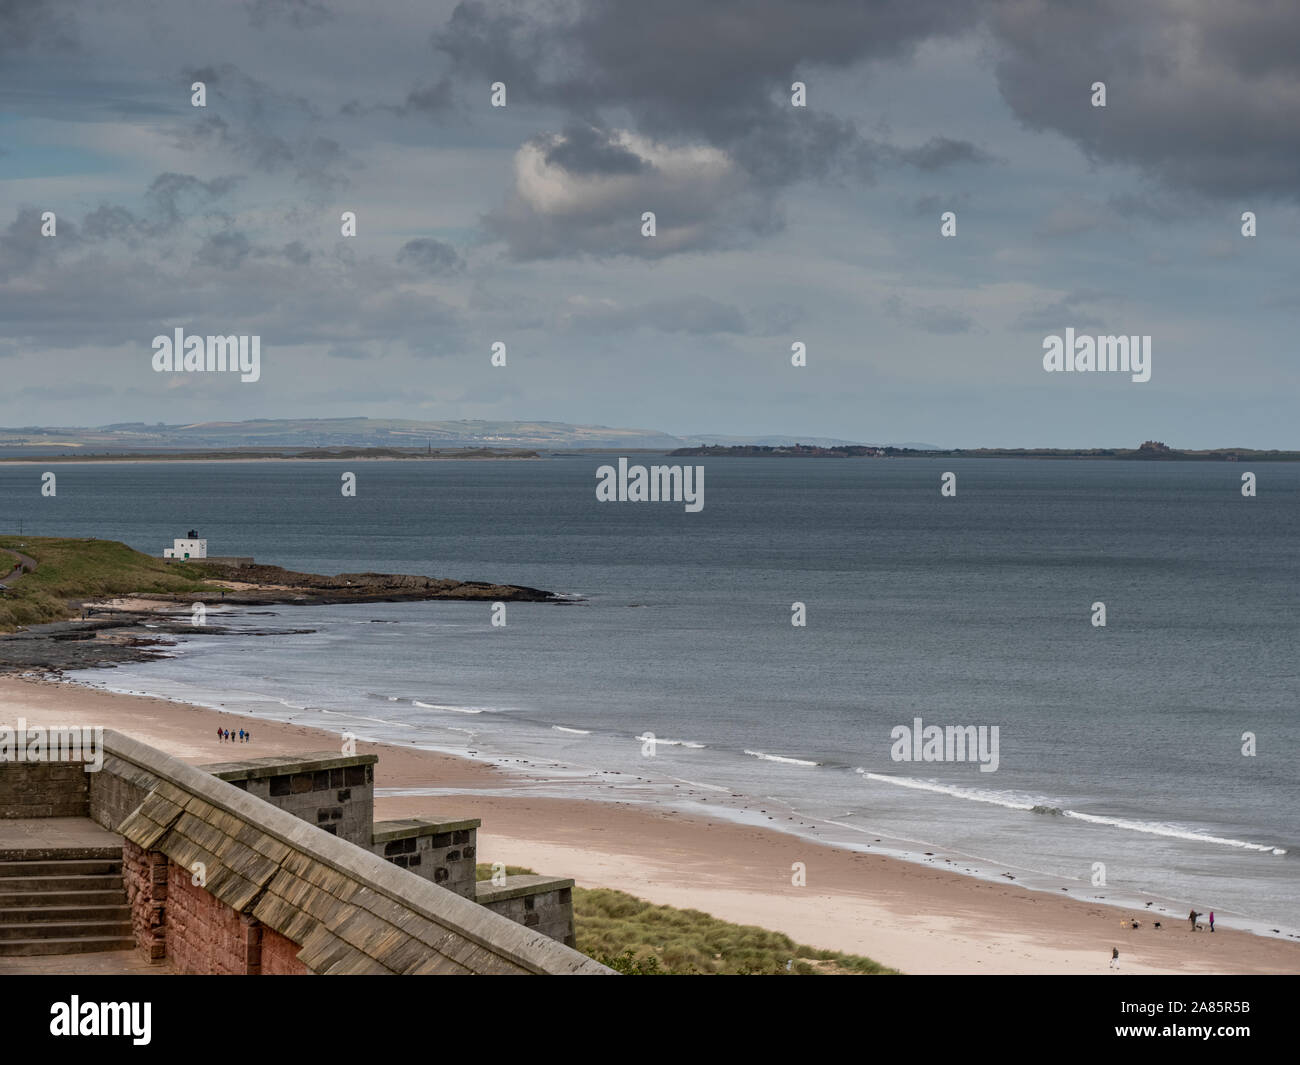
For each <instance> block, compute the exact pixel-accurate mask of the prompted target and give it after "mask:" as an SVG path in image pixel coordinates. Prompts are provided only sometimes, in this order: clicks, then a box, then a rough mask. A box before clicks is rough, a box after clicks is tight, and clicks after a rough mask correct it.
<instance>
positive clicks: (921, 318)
mask: <svg viewBox="0 0 1300 1065" xmlns="http://www.w3.org/2000/svg"><path fill="white" fill-rule="evenodd" d="M884 311H885V313H886V314H887V315H889V317H891V318H893V319H895V320H896V321H899V322H902V323H903V324H904V325H907V326H910V327H911V328H912V329H919V330H921V331H922V332H924V333H934V334H938V335H940V336H953V335H956V334H958V333H969V332H970V331H971V330H972V329H974V328H975V319H973V318H972V317H971V316H970V315H969V314H967V313H966V312H965V311H958V310H952V309H950V308H947V307H918V306H915V305H913V304H910V303H907V302H906V301H904V300H903V299H901V298H900V297H898V296H890V297H888V298H887V299H886V300H885V302H884Z"/></svg>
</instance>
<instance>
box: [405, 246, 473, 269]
mask: <svg viewBox="0 0 1300 1065" xmlns="http://www.w3.org/2000/svg"><path fill="white" fill-rule="evenodd" d="M397 261H398V262H399V263H402V264H404V265H406V266H413V267H415V268H416V269H417V270H419V271H420V272H422V273H425V274H446V273H452V272H454V271H456V270H461V269H463V268H464V266H465V263H464V260H463V259H461V257H460V253H459V252H457V251H456V249H455V248H453V247H452V246H451V245H450V244H444V243H443V242H442V241H440V240H433V239H432V238H430V237H421V238H419V239H418V240H408V241H407V242H406V243H405V244H403V245H402V247H401V249H400V250H399V251H398V253H397Z"/></svg>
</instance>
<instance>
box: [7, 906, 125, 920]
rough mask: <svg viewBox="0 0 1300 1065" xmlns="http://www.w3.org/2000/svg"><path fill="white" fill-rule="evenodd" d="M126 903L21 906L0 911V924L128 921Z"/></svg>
mask: <svg viewBox="0 0 1300 1065" xmlns="http://www.w3.org/2000/svg"><path fill="white" fill-rule="evenodd" d="M130 919H131V907H130V906H128V905H127V904H126V903H124V902H123V903H112V904H110V905H107V906H22V907H12V908H10V909H0V924H32V923H44V922H46V921H129V920H130Z"/></svg>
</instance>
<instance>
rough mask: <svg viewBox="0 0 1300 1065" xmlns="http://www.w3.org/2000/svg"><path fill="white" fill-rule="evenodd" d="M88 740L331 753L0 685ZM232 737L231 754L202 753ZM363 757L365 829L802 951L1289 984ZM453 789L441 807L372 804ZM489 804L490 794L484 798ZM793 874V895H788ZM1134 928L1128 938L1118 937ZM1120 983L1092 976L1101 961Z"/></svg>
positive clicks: (963, 895)
mask: <svg viewBox="0 0 1300 1065" xmlns="http://www.w3.org/2000/svg"><path fill="white" fill-rule="evenodd" d="M19 717H22V718H25V719H26V720H27V722H28V724H30V725H71V724H77V725H91V726H94V725H100V726H103V727H105V728H112V729H116V730H117V731H119V732H123V733H126V734H128V735H131V736H134V737H136V738H137V739H139V740H141V741H143V742H146V743H150V744H153V745H154V746H157V747H159V748H161V749H162V750H165V751H168V752H169V753H171V754H173V755H175V756H177V757H179V758H182V759H185V760H186V761H189V762H193V763H196V764H202V763H205V762H219V761H231V760H237V759H240V758H253V757H260V756H265V755H270V754H291V753H305V752H309V751H336V750H338V748H339V739H338V737H337V735H335V734H332V733H329V732H326V731H323V730H318V729H315V728H310V727H307V726H305V725H298V724H282V723H277V722H270V721H264V720H261V719H251V718H248V717H243V716H240V715H236V714H231V713H225V712H222V711H217V710H210V709H203V708H199V707H193V706H189V705H187V704H182V703H173V702H168V701H165V700H161V699H153V698H146V697H141V696H132V695H118V694H112V693H108V692H103V691H98V690H94V689H89V688H83V687H78V686H75V685H71V684H66V683H59V682H55V681H50V680H37V679H25V678H19V677H16V676H5V677H0V724H8V725H13V724H15V722H16V719H17V718H19ZM222 725H224V726H225V727H227V728H231V729H235V730H238V729H239V728H240V727H241V726H247V727H248V728H249V730H250V732H251V733H252V735H253V736H254V741H253V742H252V743H248V744H240V745H237V746H232V745H231V744H228V743H221V742H219V741H218V739H217V729H218V727H219V726H222ZM357 746H358V750H359V751H362V752H367V753H374V754H377V755H378V756H379V765H378V766H377V770H376V778H375V783H376V789H377V794H376V802H375V813H376V817H377V818H381V819H382V818H393V817H410V816H441V817H448V818H451V817H479V818H481V819H482V820H483V827H482V829H481V830H480V833H479V860H480V861H502V862H507V863H509V864H511V865H523V866H528V867H530V868H532V869H534V870H536V871H538V872H543V873H548V874H551V875H557V876H559V875H563V876H571V877H573V878H574V879H575V880H576V881H577V882H578V884H579V885H581V886H584V887H609V888H617V889H619V890H622V891H627V892H631V893H632V894H635V895H637V896H640V897H642V898H646V899H649V900H651V901H654V902H658V903H666V904H669V905H673V906H679V907H690V908H694V909H698V910H703V911H706V912H708V913H711V914H713V915H715V916H717V917H720V918H724V919H726V920H730V921H736V922H742V923H747V924H756V925H761V926H763V927H766V928H771V929H776V930H779V931H782V932H785V933H787V934H788V935H790V936H791V937H793V938H794V939H795V940H797V941H799V942H801V943H806V944H809V945H812V946H815V947H821V948H828V949H833V950H842V951H848V952H851V953H856V954H865V955H867V956H869V957H871V958H874V959H875V960H876V961H879V962H881V963H883V964H885V965H889V966H892V967H894V968H897V969H900V970H902V971H903V972H907V973H913V974H925V973H999V974H1012V973H1028V974H1038V973H1044V974H1046V973H1074V974H1079V973H1098V974H1106V975H1117V976H1122V975H1124V974H1128V973H1168V974H1184V973H1185V974H1200V973H1218V974H1232V973H1243V974H1244V973H1260V974H1267V973H1297V972H1300V942H1294V941H1288V940H1283V939H1274V938H1269V937H1263V936H1255V935H1251V934H1249V933H1246V932H1241V931H1234V930H1229V929H1225V928H1220V929H1219V930H1218V931H1216V932H1215V933H1213V934H1210V933H1209V932H1208V931H1200V932H1196V933H1193V932H1192V931H1191V930H1190V929H1189V928H1188V924H1187V921H1186V920H1167V921H1165V922H1164V927H1163V928H1161V929H1159V930H1157V929H1154V928H1153V927H1152V921H1151V919H1150V915H1149V914H1145V913H1143V912H1142V911H1141V910H1138V911H1136V912H1135V911H1133V910H1130V909H1126V908H1120V907H1114V906H1109V905H1106V904H1104V903H1098V902H1090V901H1083V900H1076V899H1069V898H1065V897H1056V896H1054V895H1052V894H1049V893H1047V892H1036V891H1030V890H1027V889H1025V888H1022V887H1019V886H1018V885H1016V884H1013V883H1010V882H1005V883H1003V882H988V881H982V880H976V879H974V878H971V877H967V876H962V875H959V874H956V873H952V872H949V871H947V870H945V869H939V868H930V867H928V866H924V865H918V864H915V863H911V862H904V861H901V860H898V859H894V858H889V857H886V856H883V855H875V854H861V853H856V852H852V851H847V850H841V849H837V848H833V847H829V846H825V845H820V844H817V843H810V842H807V841H805V840H802V839H798V838H795V837H794V836H791V835H789V834H785V833H782V832H779V831H775V830H772V829H766V828H762V827H757V826H754V827H750V826H746V825H738V824H736V823H733V822H729V821H723V820H712V819H709V818H707V817H704V816H697V815H694V814H685V813H681V812H675V811H672V810H669V809H665V808H663V807H659V808H652V807H648V806H645V805H638V804H636V803H635V802H633V801H627V800H625V799H618V798H617V796H618V795H619V794H621V792H620V791H619V790H618V789H611V790H612V791H613V795H612V796H610V797H609V798H605V797H601V798H599V799H596V798H593V799H591V800H575V799H554V798H548V797H542V796H539V795H537V794H536V793H535V790H536V788H537V786H538V783H539V781H540V780H541V779H543V776H542V773H543V771H544V769H545V766H535V767H534V771H535V772H536V773H537V774H538V775H536V776H532V777H530V776H529V775H528V772H527V771H523V772H515V771H513V770H510V771H507V770H501V769H497V768H494V767H492V766H488V765H485V764H482V763H479V762H475V761H472V760H470V759H464V758H458V757H455V756H452V755H447V754H441V753H436V752H430V751H423V750H416V749H406V748H403V747H400V746H393V745H384V744H370V743H358V745H357ZM433 787H437V788H454V789H459V793H458V794H456V795H451V796H446V795H443V796H436V797H431V796H394V795H383V794H381V792H382V790H383V789H402V788H433ZM488 792H491V794H488ZM795 862H803V863H804V864H805V866H806V869H807V884H806V886H804V887H795V886H792V884H791V866H792V864H793V863H795ZM1134 916H1136V917H1138V918H1139V920H1140V921H1141V922H1142V923H1141V927H1140V928H1139V929H1137V930H1133V929H1130V928H1124V927H1122V926H1121V921H1123V920H1125V919H1126V918H1129V917H1134ZM1113 947H1118V948H1119V951H1120V965H1121V968H1120V972H1119V973H1118V974H1117V973H1113V972H1111V971H1109V969H1108V966H1109V962H1110V955H1111V949H1112V948H1113Z"/></svg>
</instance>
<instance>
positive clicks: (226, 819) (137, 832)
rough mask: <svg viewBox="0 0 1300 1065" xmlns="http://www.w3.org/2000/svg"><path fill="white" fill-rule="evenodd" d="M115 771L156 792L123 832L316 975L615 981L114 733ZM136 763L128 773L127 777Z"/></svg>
mask: <svg viewBox="0 0 1300 1065" xmlns="http://www.w3.org/2000/svg"><path fill="white" fill-rule="evenodd" d="M104 748H105V751H106V753H107V754H109V755H111V756H112V759H113V765H112V766H109V765H108V764H107V763H106V768H109V769H111V770H112V771H115V772H117V771H119V769H120V770H125V771H126V772H125V773H124V775H126V776H128V778H129V779H133V780H134V781H135V782H136V783H141V784H144V785H145V786H147V787H148V788H149V794H148V796H147V797H146V798H145V799H144V801H143V802H142V803H141V804H140V805H139V806H138V807H137V808H136V809H135V810H134V811H132V813H131V814H130V815H128V816H127V818H126V819H125V820H124V821H123V822H122V824H121V826H120V827H119V828H118V831H119V832H120V833H121V834H122V835H124V836H125V837H126V838H127V839H129V840H131V842H132V843H135V844H136V845H137V846H139V847H142V848H144V849H146V850H156V851H161V852H162V853H163V854H166V855H167V857H168V858H170V859H171V860H172V861H174V862H176V863H177V864H178V865H180V866H181V867H182V868H183V869H186V870H189V871H191V872H194V871H196V870H195V863H199V862H201V863H203V873H204V878H205V879H204V883H203V887H204V888H205V889H206V890H207V891H208V892H210V893H211V894H212V895H214V896H215V897H217V898H218V899H220V900H221V901H222V902H224V903H226V904H227V905H228V906H231V907H232V908H233V909H235V910H238V911H240V912H242V913H248V914H251V915H252V916H253V917H256V918H257V919H258V920H259V921H261V922H262V923H263V924H265V925H266V926H267V927H268V928H273V929H274V930H275V931H277V932H279V933H280V934H282V935H284V936H287V937H288V938H289V939H291V940H293V941H294V942H295V943H298V944H301V947H302V949H301V951H300V952H299V954H298V958H299V960H300V961H302V962H303V964H304V965H306V966H307V967H308V968H309V969H311V970H312V971H313V972H317V973H331V974H352V973H395V974H423V973H466V974H468V973H516V974H524V973H572V974H597V973H609V972H610V971H611V970H609V969H607V968H606V967H605V966H603V965H600V964H599V963H597V962H595V961H593V960H592V959H590V958H588V957H586V956H585V955H583V954H579V953H578V952H577V951H575V950H573V949H571V948H569V947H566V946H564V945H563V944H561V943H557V942H555V941H554V940H552V939H549V938H547V937H546V936H543V935H541V934H540V933H538V932H534V931H533V930H531V929H529V928H525V927H524V926H523V925H520V924H516V923H515V922H514V921H511V920H509V919H508V918H505V917H502V916H501V915H499V914H496V913H493V912H492V911H490V910H488V909H485V908H484V907H482V906H479V905H478V904H477V903H475V902H473V901H471V900H469V899H464V898H461V897H460V896H459V895H456V894H455V893H453V892H451V891H448V890H446V889H445V888H442V887H439V886H438V885H436V884H432V883H430V882H429V881H427V880H424V879H422V878H420V877H418V876H416V875H415V874H413V873H410V872H408V871H407V870H405V869H401V868H399V867H397V866H396V865H393V864H392V863H390V862H387V861H385V860H384V859H383V858H380V857H379V856H378V855H375V854H371V853H370V852H369V851H366V850H364V849H363V848H361V847H357V846H355V845H353V844H351V843H348V842H347V841H345V840H342V839H339V838H337V837H335V836H332V835H330V834H329V833H328V832H324V831H322V830H321V829H319V828H317V827H316V826H315V825H312V824H309V823H308V822H306V821H303V820H300V819H299V818H297V817H295V816H294V815H293V814H291V813H288V812H287V811H284V810H281V809H279V808H278V807H276V806H272V805H271V804H270V803H267V802H264V801H263V800H262V799H259V798H257V797H256V796H254V795H250V794H248V793H247V792H244V791H241V790H240V789H239V788H236V787H235V786H234V785H232V784H229V783H227V782H225V781H224V780H220V779H218V778H216V777H214V776H212V775H210V774H208V773H205V772H203V771H202V770H200V769H198V768H196V767H194V766H190V765H187V764H186V763H184V762H181V761H179V760H178V759H175V758H172V757H171V756H170V755H167V754H164V753H163V752H161V751H158V750H156V749H154V748H152V747H148V746H146V745H145V744H142V743H139V742H137V741H135V740H132V739H130V738H129V737H126V736H123V735H121V734H120V733H117V732H112V731H109V730H106V731H105V733H104ZM122 763H127V765H122Z"/></svg>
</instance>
